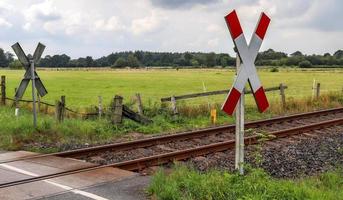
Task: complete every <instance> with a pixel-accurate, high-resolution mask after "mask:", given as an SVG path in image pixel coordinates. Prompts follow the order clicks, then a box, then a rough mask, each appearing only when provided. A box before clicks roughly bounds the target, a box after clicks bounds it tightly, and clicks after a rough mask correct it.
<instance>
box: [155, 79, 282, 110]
mask: <svg viewBox="0 0 343 200" xmlns="http://www.w3.org/2000/svg"><path fill="white" fill-rule="evenodd" d="M287 88H288V87H287V86H286V85H284V84H283V83H280V85H279V86H277V87H270V88H266V89H265V92H271V91H278V90H279V91H280V95H281V104H282V106H283V107H285V106H286V96H285V89H287ZM229 92H230V90H216V91H210V92H201V93H193V94H185V95H179V96H171V97H164V98H161V102H162V103H164V102H171V104H172V105H171V106H172V110H173V114H174V115H175V114H178V109H177V106H176V101H177V100H182V99H191V98H198V97H206V96H213V95H220V94H228V93H229ZM251 93H252V92H251V90H248V91H245V94H251Z"/></svg>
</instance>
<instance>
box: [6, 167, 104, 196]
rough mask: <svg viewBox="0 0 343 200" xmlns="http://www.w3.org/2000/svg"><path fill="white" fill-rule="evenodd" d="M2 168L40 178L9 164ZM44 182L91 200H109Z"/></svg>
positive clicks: (50, 182)
mask: <svg viewBox="0 0 343 200" xmlns="http://www.w3.org/2000/svg"><path fill="white" fill-rule="evenodd" d="M0 166H1V167H4V168H7V169H9V170H12V171H15V172H18V173H21V174H25V175H28V176H33V177H38V176H39V175H38V174H35V173H32V172H29V171H26V170H22V169H19V168H17V167H13V166H10V165H8V164H0ZM43 182H45V183H49V184H51V185H54V186H56V187H59V188H62V189H64V190H67V191H70V192H73V193H75V194H79V195H82V196H85V197H88V198H91V199H94V200H109V199H106V198H103V197H100V196H98V195H95V194H92V193H89V192H85V191H82V190H78V189H75V188H72V187H69V186H66V185H62V184H59V183H55V182H53V181H48V180H43Z"/></svg>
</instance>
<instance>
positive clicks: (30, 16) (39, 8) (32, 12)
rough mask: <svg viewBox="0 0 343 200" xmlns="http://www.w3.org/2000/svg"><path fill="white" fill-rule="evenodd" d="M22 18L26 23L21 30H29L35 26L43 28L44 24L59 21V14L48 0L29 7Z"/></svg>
mask: <svg viewBox="0 0 343 200" xmlns="http://www.w3.org/2000/svg"><path fill="white" fill-rule="evenodd" d="M24 16H25V20H26V23H25V24H24V26H23V28H24V29H25V30H30V29H32V28H34V27H36V26H38V27H39V26H41V25H43V26H44V24H45V23H48V22H51V21H56V20H59V19H61V14H60V13H58V11H57V9H56V7H54V6H53V2H52V1H50V0H46V1H43V2H41V3H39V4H33V5H31V6H30V7H29V8H28V9H27V11H25V12H24Z"/></svg>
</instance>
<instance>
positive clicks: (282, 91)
mask: <svg viewBox="0 0 343 200" xmlns="http://www.w3.org/2000/svg"><path fill="white" fill-rule="evenodd" d="M280 95H281V105H282V108H283V109H284V108H286V95H285V87H284V86H283V83H280Z"/></svg>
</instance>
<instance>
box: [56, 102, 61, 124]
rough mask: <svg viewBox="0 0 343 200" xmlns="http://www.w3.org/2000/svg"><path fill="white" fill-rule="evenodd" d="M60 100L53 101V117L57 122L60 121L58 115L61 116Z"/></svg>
mask: <svg viewBox="0 0 343 200" xmlns="http://www.w3.org/2000/svg"><path fill="white" fill-rule="evenodd" d="M60 107H61V102H60V101H59V100H56V101H55V118H56V120H57V121H58V122H60V116H61V109H60Z"/></svg>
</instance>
